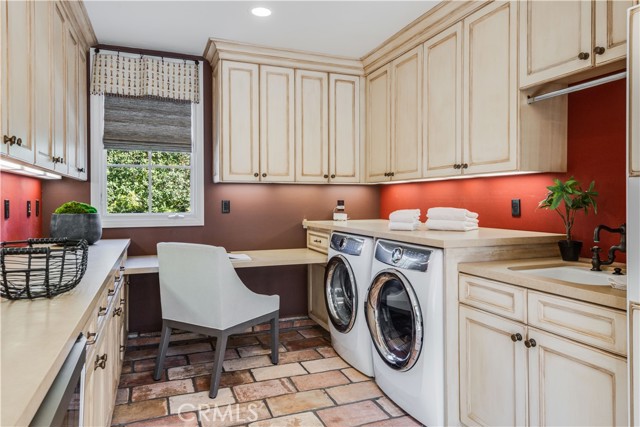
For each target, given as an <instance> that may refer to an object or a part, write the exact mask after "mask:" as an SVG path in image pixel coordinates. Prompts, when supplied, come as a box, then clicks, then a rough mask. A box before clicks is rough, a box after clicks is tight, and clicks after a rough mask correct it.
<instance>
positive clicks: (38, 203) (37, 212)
mask: <svg viewBox="0 0 640 427" xmlns="http://www.w3.org/2000/svg"><path fill="white" fill-rule="evenodd" d="M36 216H40V200H36Z"/></svg>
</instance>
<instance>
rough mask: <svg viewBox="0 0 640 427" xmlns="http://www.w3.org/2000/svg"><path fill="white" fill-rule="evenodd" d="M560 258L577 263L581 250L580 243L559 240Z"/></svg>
mask: <svg viewBox="0 0 640 427" xmlns="http://www.w3.org/2000/svg"><path fill="white" fill-rule="evenodd" d="M558 246H559V247H560V256H562V259H563V260H564V261H578V258H580V251H581V250H582V242H580V241H578V240H560V241H559V242H558Z"/></svg>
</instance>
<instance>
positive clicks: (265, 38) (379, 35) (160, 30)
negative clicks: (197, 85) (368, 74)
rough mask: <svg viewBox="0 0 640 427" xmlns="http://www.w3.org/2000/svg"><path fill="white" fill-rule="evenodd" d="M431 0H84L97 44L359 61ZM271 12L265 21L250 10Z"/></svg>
mask: <svg viewBox="0 0 640 427" xmlns="http://www.w3.org/2000/svg"><path fill="white" fill-rule="evenodd" d="M437 3H438V1H242V0H236V1H179V0H174V1H115V0H113V1H112V0H108V1H105V0H85V6H86V8H87V12H88V13H89V18H90V19H91V23H92V24H93V28H94V31H95V33H96V36H97V38H98V42H99V43H102V44H110V45H118V46H127V47H135V48H142V49H153V50H163V51H170V52H177V53H184V54H192V55H202V54H203V52H204V48H205V45H206V43H207V39H208V38H209V37H213V38H218V39H227V40H232V41H238V42H245V43H253V44H259V45H263V46H270V47H279V48H287V49H296V50H304V51H308V52H317V53H325V54H330V55H339V56H346V57H351V58H360V57H362V56H364V55H365V54H367V53H369V52H370V51H371V50H373V49H374V48H376V47H377V46H378V45H380V44H381V43H382V42H383V41H385V40H386V39H387V38H389V37H390V36H392V35H393V34H395V33H396V32H397V31H399V30H400V29H402V28H403V27H404V26H405V25H407V24H409V23H411V22H412V21H413V20H415V19H416V18H418V17H419V16H420V15H422V14H423V13H425V12H426V11H427V10H429V9H431V8H432V7H433V6H435V5H436V4H437ZM256 6H265V7H268V8H270V9H271V10H272V12H273V13H272V15H271V16H270V17H268V18H258V17H255V16H253V15H252V14H251V13H250V10H251V9H252V8H253V7H256Z"/></svg>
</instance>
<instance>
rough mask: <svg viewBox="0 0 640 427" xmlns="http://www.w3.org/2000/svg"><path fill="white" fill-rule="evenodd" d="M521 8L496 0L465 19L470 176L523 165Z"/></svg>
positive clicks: (466, 148)
mask: <svg viewBox="0 0 640 427" xmlns="http://www.w3.org/2000/svg"><path fill="white" fill-rule="evenodd" d="M542 3H545V4H546V3H547V2H542ZM552 3H553V4H556V3H558V2H552ZM536 4H537V3H536ZM516 10H517V4H516V3H511V2H494V3H491V4H490V5H489V6H487V7H485V8H482V9H481V10H479V11H478V12H476V13H474V14H473V15H471V16H470V17H468V18H467V19H465V20H464V34H465V43H464V58H465V59H466V65H465V67H464V85H463V93H464V116H463V122H464V128H463V129H464V135H463V138H464V149H463V160H464V161H463V166H462V167H463V173H464V174H473V173H487V172H503V171H511V170H514V169H516V167H517V158H516V155H517V127H518V104H517V102H518V85H517V72H516V70H517V55H518V49H517V44H516V40H517V39H518V37H517V36H518V34H517V32H516V28H517V25H516V24H517V20H516Z"/></svg>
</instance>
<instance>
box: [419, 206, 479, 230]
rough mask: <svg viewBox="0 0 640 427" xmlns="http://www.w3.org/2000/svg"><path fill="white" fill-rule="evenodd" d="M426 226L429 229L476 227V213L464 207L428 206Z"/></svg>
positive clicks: (469, 228)
mask: <svg viewBox="0 0 640 427" xmlns="http://www.w3.org/2000/svg"><path fill="white" fill-rule="evenodd" d="M427 228H429V229H431V230H448V231H470V230H477V229H478V214H477V213H475V212H470V211H468V210H466V209H457V208H430V209H429V210H428V211H427Z"/></svg>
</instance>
